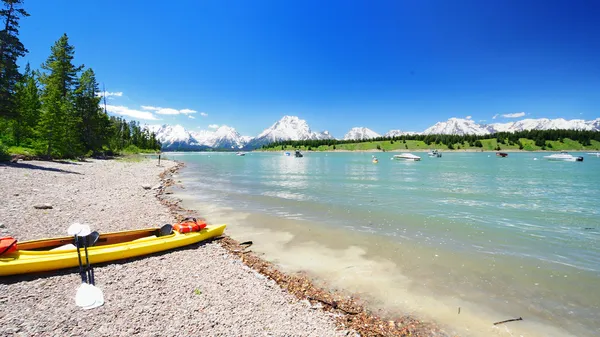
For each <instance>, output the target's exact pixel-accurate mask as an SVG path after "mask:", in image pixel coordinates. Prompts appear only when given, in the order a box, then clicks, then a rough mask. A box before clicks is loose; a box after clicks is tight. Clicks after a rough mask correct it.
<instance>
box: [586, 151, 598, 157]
mask: <svg viewBox="0 0 600 337" xmlns="http://www.w3.org/2000/svg"><path fill="white" fill-rule="evenodd" d="M588 154H589V155H590V156H594V157H598V158H600V152H588Z"/></svg>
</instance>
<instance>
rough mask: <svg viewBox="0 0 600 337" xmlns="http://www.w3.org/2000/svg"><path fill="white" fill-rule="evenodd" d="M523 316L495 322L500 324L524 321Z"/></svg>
mask: <svg viewBox="0 0 600 337" xmlns="http://www.w3.org/2000/svg"><path fill="white" fill-rule="evenodd" d="M522 320H523V318H521V317H519V318H511V319H507V320H506V321H500V322H496V323H494V325H498V324H504V323H508V322H514V321H522Z"/></svg>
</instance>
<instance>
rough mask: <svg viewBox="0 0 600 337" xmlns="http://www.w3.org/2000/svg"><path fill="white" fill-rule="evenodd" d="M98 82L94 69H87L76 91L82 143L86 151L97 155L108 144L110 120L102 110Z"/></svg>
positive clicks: (76, 105) (76, 106)
mask: <svg viewBox="0 0 600 337" xmlns="http://www.w3.org/2000/svg"><path fill="white" fill-rule="evenodd" d="M98 90H99V89H98V82H96V75H95V74H94V71H93V70H92V69H86V70H85V71H84V72H83V73H82V74H81V77H80V78H79V81H78V86H77V89H76V90H75V110H76V112H77V118H78V120H81V133H80V136H81V142H82V144H83V147H84V148H85V150H86V151H92V153H94V154H97V153H99V152H100V151H101V150H102V146H103V145H105V144H107V143H108V134H109V128H108V126H109V120H108V116H107V115H106V113H105V112H104V111H103V110H102V109H101V108H100V100H101V97H98V96H97V95H96V93H97V92H98Z"/></svg>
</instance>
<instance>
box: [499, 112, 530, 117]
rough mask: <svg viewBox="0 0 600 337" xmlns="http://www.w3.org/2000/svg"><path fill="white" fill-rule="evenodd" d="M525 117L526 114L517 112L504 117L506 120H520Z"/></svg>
mask: <svg viewBox="0 0 600 337" xmlns="http://www.w3.org/2000/svg"><path fill="white" fill-rule="evenodd" d="M523 116H525V113H524V112H515V113H513V114H504V115H502V117H504V118H519V117H523Z"/></svg>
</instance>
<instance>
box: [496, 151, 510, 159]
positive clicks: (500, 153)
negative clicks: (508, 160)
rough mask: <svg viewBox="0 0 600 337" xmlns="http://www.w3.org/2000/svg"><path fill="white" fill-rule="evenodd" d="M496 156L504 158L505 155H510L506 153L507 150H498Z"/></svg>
mask: <svg viewBox="0 0 600 337" xmlns="http://www.w3.org/2000/svg"><path fill="white" fill-rule="evenodd" d="M496 156H497V157H501V158H504V157H508V153H506V152H496Z"/></svg>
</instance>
